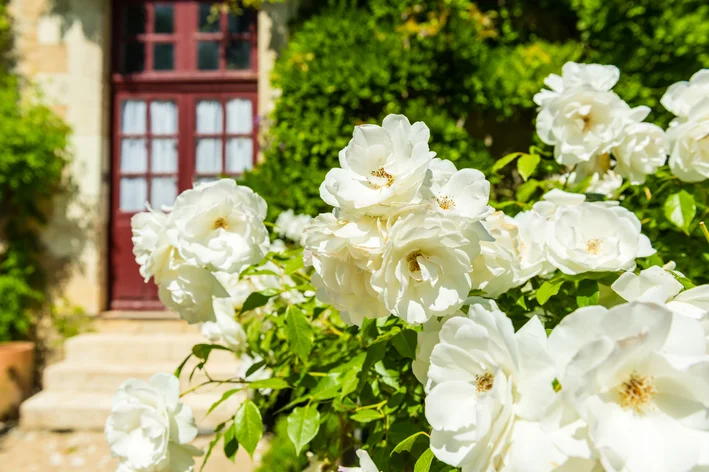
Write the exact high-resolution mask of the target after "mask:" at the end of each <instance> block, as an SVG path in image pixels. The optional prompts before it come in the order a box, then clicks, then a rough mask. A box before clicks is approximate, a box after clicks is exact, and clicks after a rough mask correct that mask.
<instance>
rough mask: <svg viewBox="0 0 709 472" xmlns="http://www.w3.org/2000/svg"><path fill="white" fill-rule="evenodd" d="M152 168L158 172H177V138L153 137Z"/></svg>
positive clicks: (151, 149) (151, 150)
mask: <svg viewBox="0 0 709 472" xmlns="http://www.w3.org/2000/svg"><path fill="white" fill-rule="evenodd" d="M150 170H151V171H152V172H156V173H176V172H177V139H153V141H152V143H151V148H150Z"/></svg>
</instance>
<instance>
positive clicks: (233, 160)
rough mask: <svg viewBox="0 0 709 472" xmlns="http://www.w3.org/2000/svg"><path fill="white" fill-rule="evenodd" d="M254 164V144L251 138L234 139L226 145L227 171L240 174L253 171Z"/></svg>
mask: <svg viewBox="0 0 709 472" xmlns="http://www.w3.org/2000/svg"><path fill="white" fill-rule="evenodd" d="M253 163H254V144H253V141H252V140H251V138H232V139H229V140H228V141H227V143H226V171H227V172H228V173H231V174H240V173H242V172H244V171H245V170H250V169H252V168H253V167H254V166H253Z"/></svg>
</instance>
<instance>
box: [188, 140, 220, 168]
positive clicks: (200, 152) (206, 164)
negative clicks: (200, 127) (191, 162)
mask: <svg viewBox="0 0 709 472" xmlns="http://www.w3.org/2000/svg"><path fill="white" fill-rule="evenodd" d="M195 154H196V157H197V159H196V160H195V168H196V170H197V172H198V173H200V174H219V173H220V172H221V171H222V140H221V139H198V140H197V150H196V153H195Z"/></svg>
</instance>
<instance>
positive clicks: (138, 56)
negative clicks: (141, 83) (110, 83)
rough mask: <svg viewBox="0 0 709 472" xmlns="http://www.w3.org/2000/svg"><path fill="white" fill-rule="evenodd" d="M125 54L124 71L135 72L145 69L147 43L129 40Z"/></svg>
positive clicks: (127, 72) (126, 72)
mask: <svg viewBox="0 0 709 472" xmlns="http://www.w3.org/2000/svg"><path fill="white" fill-rule="evenodd" d="M123 52H124V56H123V67H122V69H123V73H124V74H134V73H136V72H143V71H144V70H145V44H144V43H141V42H140V41H128V42H126V44H125V50H124V51H123Z"/></svg>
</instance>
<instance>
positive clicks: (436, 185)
mask: <svg viewBox="0 0 709 472" xmlns="http://www.w3.org/2000/svg"><path fill="white" fill-rule="evenodd" d="M456 172H458V168H457V167H456V166H455V164H453V162H452V161H449V160H448V159H439V158H437V157H434V158H433V159H431V163H430V164H429V165H428V175H427V179H428V181H427V182H426V183H425V184H424V186H425V187H427V188H428V189H430V191H431V192H432V193H433V194H436V193H438V191H439V190H440V189H441V188H442V187H443V186H444V185H445V184H446V183H447V182H448V181H449V180H450V179H451V177H453V174H455V173H456Z"/></svg>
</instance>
